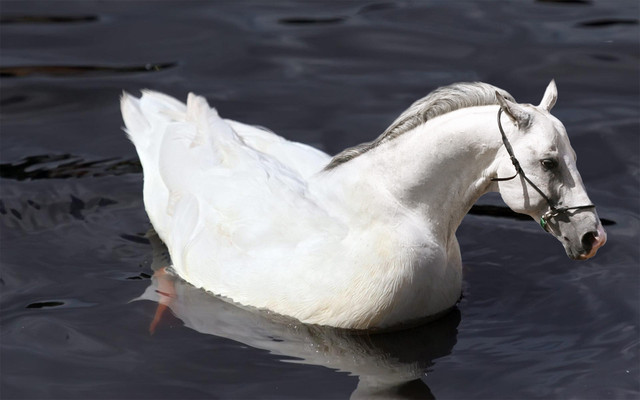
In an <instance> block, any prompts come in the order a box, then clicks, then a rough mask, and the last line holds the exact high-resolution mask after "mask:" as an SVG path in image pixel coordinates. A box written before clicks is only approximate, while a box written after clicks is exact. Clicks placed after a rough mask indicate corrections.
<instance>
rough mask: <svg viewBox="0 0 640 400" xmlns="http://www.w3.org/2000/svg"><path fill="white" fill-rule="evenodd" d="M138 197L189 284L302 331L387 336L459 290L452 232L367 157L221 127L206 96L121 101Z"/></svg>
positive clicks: (442, 305)
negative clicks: (395, 191) (140, 173)
mask: <svg viewBox="0 0 640 400" xmlns="http://www.w3.org/2000/svg"><path fill="white" fill-rule="evenodd" d="M122 113H123V116H124V120H125V123H126V131H127V133H128V134H129V137H130V138H131V140H132V141H133V143H134V144H135V147H136V150H137V152H138V155H139V157H140V160H141V163H142V166H143V169H144V203H145V207H146V210H147V213H148V215H149V218H150V220H151V222H152V224H153V226H154V228H155V229H156V231H157V232H158V234H159V235H160V237H161V238H162V239H163V241H164V242H165V243H166V245H167V247H168V249H169V251H170V254H171V258H172V261H173V263H174V265H173V267H174V269H175V271H176V272H177V273H178V274H179V275H180V276H181V277H182V278H183V279H185V280H186V281H188V282H189V283H191V284H193V285H194V286H196V287H200V288H203V289H205V290H208V291H210V292H212V293H213V294H216V295H221V296H225V297H228V298H230V299H232V300H233V301H235V302H238V303H240V304H243V305H247V306H253V307H257V308H264V309H268V310H271V311H274V312H276V313H280V314H283V315H288V316H291V317H294V318H297V319H299V320H300V321H302V322H305V323H315V324H322V325H331V326H336V327H342V328H354V329H370V328H386V327H390V326H394V325H398V324H402V323H407V322H412V321H415V320H419V319H421V318H424V317H428V316H431V315H434V314H436V313H439V312H441V311H443V310H445V309H447V308H449V307H451V306H453V305H454V304H455V302H456V301H457V300H458V297H459V294H460V285H461V271H460V254H459V248H458V244H457V242H456V241H455V236H453V235H452V236H451V237H448V238H445V243H444V245H443V243H442V240H440V241H439V240H437V239H436V238H435V234H434V232H433V231H432V227H431V226H430V225H429V222H428V221H424V220H423V219H421V218H419V217H418V216H417V215H415V214H413V213H412V212H410V211H409V210H407V209H406V208H405V207H402V206H400V205H399V204H398V203H397V201H396V200H395V199H394V197H393V196H392V195H390V194H389V192H388V191H387V189H386V188H385V187H383V185H378V182H377V180H376V177H375V176H368V174H369V173H370V172H371V169H370V168H369V166H368V165H367V164H366V162H367V160H366V158H364V157H362V160H359V159H354V160H352V161H350V162H349V163H347V164H345V165H344V166H341V167H340V168H338V169H335V170H331V171H322V169H323V167H324V166H325V165H327V163H328V162H329V160H330V157H329V156H328V155H327V154H325V153H323V152H321V151H319V150H316V149H314V148H312V147H310V146H307V145H304V144H300V143H294V142H291V141H287V140H285V139H283V138H282V137H279V136H277V135H275V134H274V133H271V132H269V131H267V130H265V129H261V128H256V127H252V126H249V125H245V124H242V123H239V122H234V121H230V120H223V119H221V118H220V117H219V115H218V113H217V112H216V110H215V109H212V108H210V107H209V106H208V104H207V103H206V101H205V100H204V99H203V98H201V97H197V96H194V95H189V98H188V101H187V104H186V105H185V104H183V103H181V102H179V101H177V100H175V99H173V98H171V97H168V96H165V95H162V94H159V93H155V92H148V91H147V92H144V93H143V96H142V97H141V98H140V99H136V98H133V97H132V96H130V95H127V94H125V95H124V96H123V99H122Z"/></svg>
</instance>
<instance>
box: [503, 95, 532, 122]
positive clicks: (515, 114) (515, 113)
mask: <svg viewBox="0 0 640 400" xmlns="http://www.w3.org/2000/svg"><path fill="white" fill-rule="evenodd" d="M496 99H498V103H499V104H500V107H502V109H503V110H504V112H505V113H506V114H507V115H508V116H509V118H511V119H512V120H513V122H515V123H516V124H517V125H518V126H520V127H523V126H526V125H527V124H528V123H529V113H528V112H527V111H526V110H525V109H524V107H522V106H521V105H520V104H518V103H516V102H513V101H511V100H508V99H506V98H505V97H504V96H503V95H501V94H500V92H498V91H496Z"/></svg>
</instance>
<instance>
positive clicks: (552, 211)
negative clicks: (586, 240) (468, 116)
mask: <svg viewBox="0 0 640 400" xmlns="http://www.w3.org/2000/svg"><path fill="white" fill-rule="evenodd" d="M502 111H503V109H502V107H500V109H499V110H498V128H499V129H500V134H501V135H502V143H503V144H504V148H505V149H507V153H509V157H511V163H512V164H513V166H514V167H515V169H516V173H515V175H513V176H511V177H509V178H491V180H492V181H494V182H501V181H509V180H511V179H514V178H515V177H517V176H518V175H520V176H521V177H522V178H523V179H524V180H525V181H526V182H527V183H528V184H529V185H530V186H531V187H532V188H533V189H534V190H535V191H536V192H538V194H540V196H542V198H543V199H544V200H545V201H546V202H547V204H548V205H549V210H548V211H547V212H545V213H544V214H542V217H541V218H540V226H542V228H543V229H544V230H545V231H547V232H549V227H548V223H549V221H550V220H551V218H555V217H557V216H558V215H560V214H565V213H567V212H568V211H571V210H582V209H585V208H595V207H596V206H595V205H593V204H587V205H584V206H575V207H557V206H556V205H555V203H554V202H553V201H551V199H550V198H549V196H547V195H546V194H544V192H543V191H542V190H540V188H539V187H538V186H536V184H535V183H533V182H532V181H531V179H529V178H528V177H527V174H525V173H524V171H523V170H522V167H521V166H520V163H519V162H518V159H517V158H516V156H515V154H513V148H512V147H511V143H509V140H508V139H507V135H506V134H505V133H504V129H502V122H501V121H500V116H501V115H502Z"/></svg>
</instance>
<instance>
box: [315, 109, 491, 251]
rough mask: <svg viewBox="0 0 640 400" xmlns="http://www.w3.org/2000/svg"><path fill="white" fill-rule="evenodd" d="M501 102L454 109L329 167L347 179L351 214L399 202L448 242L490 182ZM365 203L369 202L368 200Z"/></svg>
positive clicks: (389, 208)
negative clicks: (344, 161) (336, 165)
mask: <svg viewBox="0 0 640 400" xmlns="http://www.w3.org/2000/svg"><path fill="white" fill-rule="evenodd" d="M497 110H498V106H484V107H473V108H467V109H462V110H457V111H454V112H450V113H448V114H445V115H442V116H440V117H438V118H435V119H433V120H431V121H429V122H427V123H426V124H424V125H422V126H420V127H418V128H416V129H414V130H413V131H410V132H406V133H404V134H402V135H400V136H399V137H397V138H395V139H392V140H390V141H389V142H387V143H384V144H382V145H380V146H379V147H377V148H375V149H373V150H370V151H368V152H366V153H364V154H362V155H360V156H358V157H356V158H355V159H353V160H351V161H348V162H347V163H345V164H344V165H341V166H339V167H337V168H336V169H335V170H334V171H330V172H329V173H328V174H329V175H331V178H332V179H335V182H336V183H337V182H342V185H344V186H343V188H342V190H346V191H347V192H349V191H350V190H351V193H348V196H347V197H346V198H351V199H357V200H360V201H355V202H351V204H350V205H346V204H343V205H342V206H343V207H351V209H350V210H349V214H350V215H357V214H358V212H357V211H358V210H355V211H356V212H354V209H353V208H354V207H357V208H360V210H359V211H360V213H367V212H369V213H370V212H371V211H372V210H376V211H382V212H381V213H380V214H381V217H382V218H384V216H385V211H384V210H385V209H386V215H388V216H389V217H390V218H392V216H393V215H396V214H397V212H398V208H399V207H400V208H402V209H403V210H404V211H406V212H408V213H411V214H413V215H415V216H416V217H418V218H419V219H420V220H422V221H424V223H426V224H427V225H428V227H429V230H430V231H431V233H432V235H433V236H434V237H435V238H436V239H437V240H439V241H440V242H441V243H447V242H449V240H450V239H451V238H453V235H454V234H455V231H456V229H457V228H458V226H459V225H460V223H461V221H462V218H463V217H464V216H465V214H466V213H467V212H468V211H469V209H470V208H471V206H472V205H473V203H475V202H476V200H477V199H478V198H479V197H480V196H482V195H483V194H484V193H486V192H487V191H489V189H490V188H491V186H492V185H491V180H490V177H491V176H492V174H491V172H492V165H495V164H493V161H494V160H495V158H496V153H497V151H498V150H499V149H500V148H501V146H502V141H501V137H500V133H499V131H498V127H497V124H496V114H497ZM365 204H366V207H365V206H363V205H365Z"/></svg>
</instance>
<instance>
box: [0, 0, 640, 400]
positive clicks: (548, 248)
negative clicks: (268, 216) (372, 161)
mask: <svg viewBox="0 0 640 400" xmlns="http://www.w3.org/2000/svg"><path fill="white" fill-rule="evenodd" d="M0 11H1V19H2V21H1V28H0V34H1V41H0V46H1V54H0V56H1V58H0V64H1V71H0V76H1V78H0V85H1V86H0V89H1V92H0V95H1V99H0V101H1V103H0V104H1V107H2V108H1V111H2V112H1V117H0V118H1V119H0V121H1V126H0V127H1V132H0V134H1V136H0V140H1V142H0V144H1V145H0V156H1V163H2V166H1V168H0V171H1V176H0V184H1V199H0V221H1V226H2V241H1V244H0V245H1V253H0V256H1V261H2V275H1V278H0V288H1V291H2V292H1V293H2V297H1V337H0V340H1V354H0V355H1V359H0V362H1V366H0V367H1V370H0V371H1V386H0V397H1V398H3V399H10V398H60V399H72V398H78V399H87V398H91V399H94V398H95V399H102V398H109V399H124V398H127V399H129V398H153V399H178V398H180V399H192V398H295V399H298V398H348V397H349V396H351V395H352V394H353V397H354V398H356V397H362V398H371V397H374V396H375V395H376V394H378V395H384V396H391V397H399V398H404V397H409V398H429V397H435V398H438V399H465V398H486V399H493V398H505V399H509V398H527V399H528V398H544V399H547V398H561V399H589V398H593V399H601V398H629V399H631V398H638V397H640V383H639V374H640V370H639V364H640V357H639V343H638V338H639V335H640V332H639V325H640V324H639V322H640V321H639V318H640V317H639V316H640V301H639V300H640V299H639V288H640V279H639V262H638V260H639V256H640V254H639V244H640V241H639V239H638V232H639V217H640V210H639V207H640V195H639V192H640V190H639V188H640V174H639V172H640V162H639V154H640V139H639V138H640V122H639V116H640V105H639V97H640V96H639V88H640V82H639V70H640V68H639V66H638V63H639V59H640V58H639V55H640V52H639V37H640V35H639V29H638V28H639V26H638V16H639V9H638V3H637V1H635V0H630V1H604V0H602V1H566V2H552V1H533V0H520V1H474V2H470V1H455V2H453V1H450V2H444V1H420V2H417V1H416V2H410V1H380V2H374V1H350V2H336V1H314V2H304V3H302V2H292V1H269V2H267V1H253V2H232V1H229V2H177V3H172V2H124V1H119V2H115V1H114V2H94V1H82V2H61V1H56V2H41V3H38V2H31V1H21V2H11V1H5V0H3V1H2V3H0ZM551 78H555V79H556V81H557V83H558V87H559V93H560V98H559V101H558V104H557V105H556V108H555V109H554V114H555V115H556V116H558V117H559V118H560V119H561V120H562V121H563V122H564V123H565V125H566V127H567V129H568V131H569V134H570V137H571V140H572V143H573V147H574V148H575V150H576V151H577V153H578V155H579V160H578V167H579V169H580V171H581V173H582V177H583V179H584V181H585V185H586V187H587V189H588V191H589V193H590V196H591V199H592V200H593V201H594V202H595V203H596V204H597V205H598V209H599V213H600V215H601V217H603V218H604V219H606V220H607V221H608V225H607V226H606V228H607V230H608V233H609V242H608V244H607V245H606V246H605V247H604V248H603V249H602V250H601V251H600V252H599V254H598V255H597V256H596V257H595V258H594V259H592V260H590V261H588V262H574V261H571V260H569V259H568V258H567V257H566V256H565V254H564V251H563V249H562V248H561V246H560V244H559V243H557V242H556V240H555V239H553V238H551V237H550V236H548V235H546V234H545V233H544V232H543V231H542V230H541V229H540V228H539V227H538V226H537V225H536V224H535V223H534V222H532V221H522V220H518V219H514V218H503V216H504V215H502V214H504V213H503V212H502V211H501V210H502V209H501V208H498V209H497V211H498V212H497V215H496V213H495V212H487V211H495V210H496V209H492V208H486V207H485V208H476V209H475V213H474V214H473V215H469V216H468V217H467V218H466V219H465V221H464V222H463V224H462V226H461V228H460V230H459V232H458V237H459V241H460V244H461V247H462V253H463V261H464V265H465V267H464V269H465V284H464V287H465V289H464V298H463V300H462V301H461V302H460V304H459V306H458V308H457V310H455V311H454V312H453V313H451V314H449V315H448V316H447V317H446V318H443V319H441V320H439V321H437V322H435V323H432V324H428V325H425V326H422V327H419V328H416V329H411V330H407V331H403V332H396V333H388V334H384V335H352V334H345V333H344V332H340V331H336V330H331V329H322V328H318V327H311V326H304V325H301V324H296V323H291V322H290V321H280V320H277V319H273V318H271V317H269V316H268V315H264V314H261V313H256V312H253V311H247V310H241V309H239V308H237V307H235V306H232V305H230V304H228V303H225V302H224V301H222V300H219V299H216V298H213V297H211V296H209V295H207V294H206V293H204V292H202V291H198V290H195V289H193V288H192V287H190V286H189V285H186V284H184V283H181V282H175V284H176V290H177V293H178V298H177V299H176V301H175V303H174V304H173V305H172V311H171V312H165V314H164V316H163V317H162V318H161V320H160V322H159V323H158V324H157V326H155V332H154V334H153V335H151V334H150V333H149V325H150V323H151V321H152V320H153V318H154V314H155V312H156V306H157V303H156V301H157V300H158V298H161V297H162V295H161V294H159V293H158V292H156V290H160V291H162V285H163V284H166V282H165V281H163V279H165V278H157V277H154V278H153V279H152V278H151V277H152V276H153V274H154V270H156V269H158V268H160V267H162V266H164V265H166V262H167V261H166V258H165V257H164V255H163V253H162V248H161V247H159V246H160V244H159V243H157V240H156V238H155V237H154V236H153V234H151V233H149V234H148V233H147V231H148V230H149V228H150V224H149V222H148V219H147V216H146V214H145V212H144V208H143V204H142V175H141V173H140V166H139V164H138V162H137V157H136V155H135V151H134V148H133V146H132V145H131V144H130V143H129V142H128V141H127V140H126V138H125V135H124V134H123V132H122V131H121V130H120V127H121V126H122V121H121V118H120V115H119V109H118V97H119V95H120V93H121V91H122V90H123V89H124V90H127V91H131V92H134V93H138V92H137V91H138V90H139V89H141V88H152V89H155V90H159V91H162V92H166V93H169V94H172V95H174V96H177V97H178V98H180V99H185V98H186V94H187V92H188V91H194V92H197V93H199V94H201V95H204V96H206V97H207V98H208V100H209V101H210V103H211V104H212V105H214V106H215V107H217V108H218V110H219V111H220V113H221V114H222V115H223V116H225V117H228V118H232V119H236V120H240V121H244V122H248V123H253V124H259V125H263V126H267V127H269V128H271V129H273V130H274V131H276V132H278V133H279V134H281V135H283V136H285V137H287V138H289V139H293V140H297V141H301V142H304V143H308V144H312V145H314V146H317V147H319V148H321V149H323V150H325V151H327V152H329V153H335V152H337V151H339V150H341V149H343V148H344V147H346V146H350V145H354V144H357V143H360V142H363V141H366V140H370V139H372V138H373V137H375V136H377V135H378V134H379V133H380V132H382V131H383V130H384V129H385V128H386V127H387V125H388V124H389V123H390V122H391V121H392V120H393V119H394V118H395V117H396V116H397V115H398V114H399V113H400V112H401V111H403V110H404V109H405V108H406V107H407V106H408V105H409V104H410V103H411V102H413V101H414V100H415V99H417V98H419V97H422V96H424V95H425V94H426V93H428V92H429V91H431V90H432V89H434V88H436V87H438V86H440V85H444V84H449V83H452V82H455V81H463V80H481V81H486V82H490V83H493V84H495V85H497V86H500V87H503V88H505V89H506V90H508V91H510V92H511V93H512V94H513V95H514V96H515V97H516V99H518V100H520V101H521V102H533V103H537V102H538V101H539V100H540V98H541V96H542V92H543V90H544V88H545V86H546V84H547V83H548V82H549V80H550V79H551ZM481 203H482V204H484V205H494V206H495V205H498V206H501V205H502V204H501V202H500V200H499V199H498V198H496V197H491V196H489V197H485V198H483V199H481ZM507 216H508V215H507ZM154 255H155V256H154ZM134 299H137V300H136V301H132V300H134Z"/></svg>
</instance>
